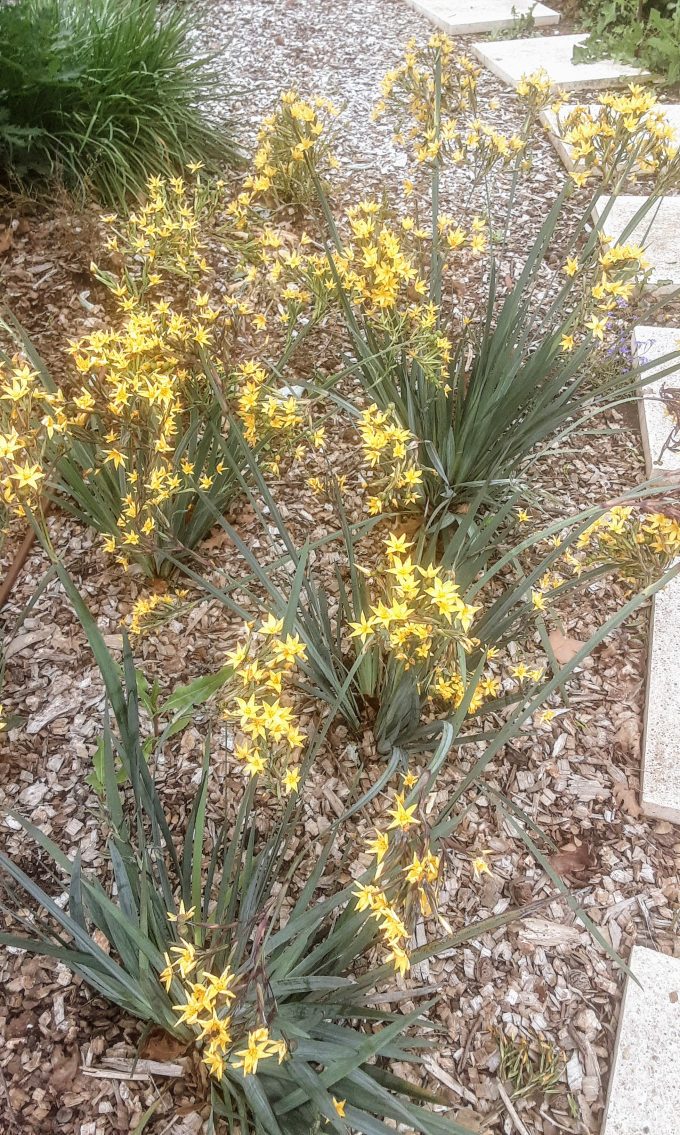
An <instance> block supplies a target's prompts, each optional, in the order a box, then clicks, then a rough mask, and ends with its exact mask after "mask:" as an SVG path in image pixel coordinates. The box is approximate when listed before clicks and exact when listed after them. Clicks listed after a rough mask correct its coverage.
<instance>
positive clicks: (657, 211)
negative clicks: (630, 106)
mask: <svg viewBox="0 0 680 1135" xmlns="http://www.w3.org/2000/svg"><path fill="white" fill-rule="evenodd" d="M609 200H610V198H609V197H606V196H605V197H602V198H601V199H600V204H599V205H598V206H596V207H595V209H594V213H595V215H596V216H597V215H598V214H601V213H602V212H603V211H604V209H605V208H606V205H607V203H608V202H609ZM644 201H645V198H644V197H642V196H640V197H638V196H636V195H633V194H621V196H620V197H617V199H616V201H615V202H614V207H613V209H612V210H611V212H610V213H609V215H608V217H607V219H606V221H605V223H604V231H605V233H606V234H607V235H608V236H610V237H611V238H612V240H615V241H617V240H619V238H620V236H621V234H622V233H623V232H624V230H625V228H626V226H627V225H628V224H629V223H630V222H631V221H632V220H633V218H634V216H635V214H636V213H637V211H638V209H639V208H640V207H641V206H642V204H643V203H644ZM678 233H680V197H662V198H661V201H660V203H659V204H658V205H654V206H653V208H652V209H650V211H649V212H648V213H647V214H646V215H645V217H644V219H643V220H642V221H640V222H639V223H638V225H637V226H636V227H635V228H634V229H633V230H632V231H631V232H630V233H629V235H628V236H627V237H626V242H627V243H628V242H633V243H635V244H641V245H643V247H644V248H645V250H646V255H647V259H648V261H649V263H650V265H651V267H652V275H651V279H650V285H649V286H650V287H651V288H652V290H653V291H656V292H659V293H663V292H672V291H674V290H675V289H676V288H677V287H680V240H679V239H678ZM679 1135H680V1132H679Z"/></svg>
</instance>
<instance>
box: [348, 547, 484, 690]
mask: <svg viewBox="0 0 680 1135" xmlns="http://www.w3.org/2000/svg"><path fill="white" fill-rule="evenodd" d="M384 548H385V556H386V559H385V562H384V563H383V564H382V565H381V566H379V567H378V570H377V571H376V572H375V573H374V572H373V571H371V572H370V574H371V576H372V578H373V580H374V591H375V592H376V597H375V601H374V602H371V603H370V604H369V606H368V610H367V611H364V612H363V613H362V614H361V618H360V620H359V621H358V622H353V623H350V627H351V632H350V638H352V639H358V640H359V642H360V643H361V644H362V646H363V645H364V644H365V643H369V642H372V641H374V640H377V641H379V642H380V643H381V644H382V645H383V646H384V647H386V648H387V649H388V650H389V651H390V652H391V653H393V655H394V657H395V658H396V659H397V661H398V662H400V663H401V664H402V665H403V667H404V669H407V670H408V669H410V668H411V667H413V666H417V665H419V664H420V663H422V662H423V661H426V660H430V659H432V657H433V656H439V655H440V654H441V652H442V649H443V650H444V652H446V653H448V652H449V650H451V651H452V653H453V655H454V656H455V653H456V646H457V644H458V643H462V644H463V645H464V646H470V645H471V644H472V640H471V639H470V637H469V632H470V628H471V626H472V624H473V622H474V618H475V615H476V614H477V612H478V611H479V610H481V608H480V607H479V606H475V605H474V604H468V603H466V602H465V600H464V599H463V598H462V597H461V595H460V589H459V588H458V587H457V585H456V583H455V579H454V578H453V576H452V575H451V573H450V572H447V571H445V570H444V569H443V568H441V567H438V566H436V565H433V564H430V565H428V566H426V567H423V566H422V565H420V564H418V563H415V562H414V561H413V559H412V558H411V555H410V554H409V549H411V548H413V541H410V540H407V538H406V536H404V535H401V536H397V535H395V534H394V533H391V534H390V535H389V536H388V537H387V538H386V539H385V545H384ZM367 574H369V573H368V569H367Z"/></svg>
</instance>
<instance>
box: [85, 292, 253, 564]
mask: <svg viewBox="0 0 680 1135" xmlns="http://www.w3.org/2000/svg"><path fill="white" fill-rule="evenodd" d="M204 298H205V302H203V299H204ZM216 318H217V312H216V311H215V310H214V309H213V308H212V307H211V306H210V303H209V301H208V299H207V297H200V296H199V297H197V300H196V317H195V318H194V319H189V318H187V317H186V316H184V315H181V314H179V313H177V312H173V311H172V310H171V309H170V307H169V305H168V304H166V303H164V302H162V301H161V302H159V303H157V304H153V305H152V307H151V309H150V310H145V309H144V308H143V307H134V308H133V309H132V310H130V312H129V314H128V315H127V316H126V318H125V321H124V322H123V324H122V326H121V327H119V328H110V329H106V330H102V331H94V332H92V333H91V334H90V335H87V336H85V337H83V338H82V339H80V340H78V341H77V342H74V343H72V344H71V355H72V358H73V361H74V363H75V366H76V370H77V371H78V374H79V376H80V379H81V383H82V385H81V387H80V389H79V391H78V392H77V394H75V395H74V396H73V398H72V399H71V400H70V403H69V416H70V419H71V424H72V427H73V432H74V435H75V436H76V437H77V438H78V439H79V440H81V441H83V442H84V443H85V444H87V445H88V446H92V447H94V451H93V453H92V467H91V468H90V469H86V470H84V471H83V476H84V478H86V479H87V482H88V485H89V488H90V490H91V491H92V492H95V493H96V492H97V491H98V490H99V492H100V493H103V495H104V496H105V497H107V498H108V500H109V501H110V502H111V507H112V508H113V509H115V503H114V502H115V500H116V499H119V501H120V507H119V509H118V510H117V513H116V514H115V515H114V516H112V520H113V523H111V524H110V525H109V526H108V527H103V529H102V530H103V531H105V532H106V539H105V541H104V546H105V548H106V550H107V551H110V552H114V551H117V552H118V553H119V557H120V559H121V562H125V561H126V560H127V559H128V558H129V557H131V558H134V559H138V558H140V556H144V555H150V554H153V552H154V551H155V550H156V549H157V548H158V547H159V545H161V544H163V543H165V542H168V541H170V542H172V539H173V538H172V513H173V510H174V509H176V508H178V507H181V508H183V509H187V508H188V507H189V505H190V503H191V499H192V494H193V493H194V492H195V481H194V474H195V473H196V472H197V471H196V470H195V468H194V465H193V464H192V462H191V461H190V460H189V459H188V457H187V455H186V453H185V433H186V429H187V425H188V417H189V414H190V411H191V408H192V406H194V405H196V404H198V405H201V404H202V405H203V406H205V405H207V404H208V403H209V402H210V401H211V396H210V393H209V389H208V387H207V380H206V379H205V378H204V376H203V375H201V374H200V373H198V368H196V371H193V370H192V369H190V368H191V366H192V362H191V356H192V352H196V351H197V350H198V349H199V348H201V347H207V346H209V345H210V343H211V337H212V333H211V325H212V323H213V322H214V320H215V319H216ZM229 476H230V474H229V472H228V471H227V470H226V469H225V467H224V465H222V464H221V463H217V465H216V466H215V467H214V468H205V467H204V468H203V469H202V470H201V471H200V479H199V481H198V483H199V485H200V487H201V488H202V489H203V490H204V491H208V490H210V489H211V488H213V486H215V484H216V482H217V486H218V487H219V484H221V483H223V482H226V481H227V479H228V478H229ZM112 479H113V482H114V484H111V480H112Z"/></svg>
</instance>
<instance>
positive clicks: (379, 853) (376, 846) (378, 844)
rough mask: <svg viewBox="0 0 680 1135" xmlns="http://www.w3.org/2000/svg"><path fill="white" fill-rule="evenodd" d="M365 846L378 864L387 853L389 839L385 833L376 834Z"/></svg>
mask: <svg viewBox="0 0 680 1135" xmlns="http://www.w3.org/2000/svg"><path fill="white" fill-rule="evenodd" d="M367 846H368V850H369V851H371V852H372V853H373V855H375V857H376V859H377V861H378V863H380V862H382V860H383V859H384V858H385V856H386V855H387V852H388V851H389V847H390V837H389V836H388V834H387V832H376V833H375V836H374V838H373V839H372V840H370V842H369V843H368V845H367Z"/></svg>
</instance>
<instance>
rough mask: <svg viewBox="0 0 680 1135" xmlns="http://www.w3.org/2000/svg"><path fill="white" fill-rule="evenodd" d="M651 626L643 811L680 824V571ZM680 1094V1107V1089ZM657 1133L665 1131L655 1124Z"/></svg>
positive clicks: (660, 594)
mask: <svg viewBox="0 0 680 1135" xmlns="http://www.w3.org/2000/svg"><path fill="white" fill-rule="evenodd" d="M650 631H651V633H650V643H649V659H648V663H647V703H646V706H645V729H644V736H643V741H642V811H643V812H644V813H645V815H646V816H652V817H654V818H655V819H657V820H669V821H670V822H671V823H674V824H680V759H679V758H680V576H676V577H675V579H672V580H671V582H670V583H669V584H668V586H667V587H664V589H663V590H662V591H657V593H656V595H655V596H654V600H653V606H652V621H651V628H650ZM678 1052H680V1049H678ZM676 1058H677V1052H676ZM677 1063H678V1069H679V1071H680V1061H677ZM676 1099H677V1102H678V1107H680V1093H679V1094H678V1095H677V1097H676ZM676 1118H677V1120H678V1125H677V1127H676V1128H674V1130H673V1135H677V1132H680V1111H679V1112H678V1113H677V1114H676ZM653 1135H660V1133H659V1132H658V1131H657V1130H656V1129H655V1130H654V1133H653Z"/></svg>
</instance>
